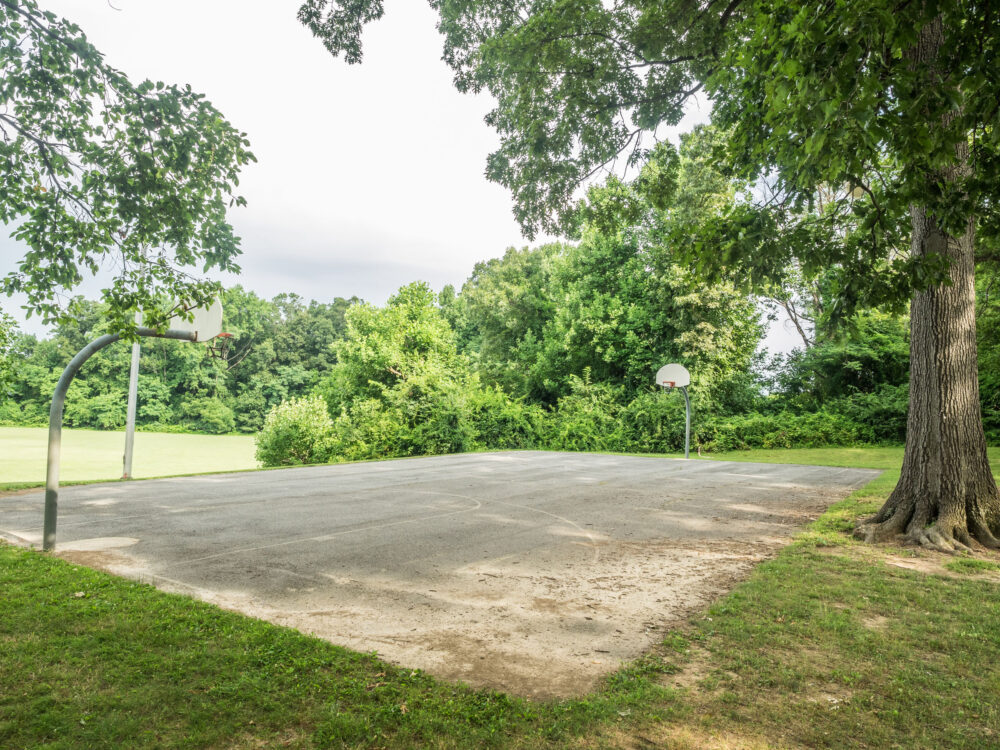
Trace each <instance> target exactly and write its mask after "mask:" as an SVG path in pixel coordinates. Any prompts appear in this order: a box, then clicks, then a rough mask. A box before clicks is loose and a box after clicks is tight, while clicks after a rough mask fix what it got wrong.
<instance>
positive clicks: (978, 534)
mask: <svg viewBox="0 0 1000 750" xmlns="http://www.w3.org/2000/svg"><path fill="white" fill-rule="evenodd" d="M943 42H944V35H943V31H942V24H941V19H940V18H938V19H936V20H935V21H934V22H932V23H930V24H928V25H927V26H926V27H925V28H923V29H921V33H920V37H919V41H918V43H917V44H916V46H915V47H914V49H913V50H912V51H911V54H910V57H911V59H912V60H913V63H914V65H926V66H927V67H926V69H927V70H928V71H929V73H930V75H929V78H930V80H929V81H928V84H929V85H939V84H940V83H941V77H940V75H939V71H938V70H937V69H936V65H935V63H936V61H937V59H938V52H939V50H940V49H941V46H942V44H943ZM955 151H956V153H955V157H956V158H955V162H954V166H953V167H952V168H951V169H949V170H947V171H945V172H943V173H940V174H937V175H930V176H929V179H934V178H937V179H942V180H944V181H946V182H948V181H953V180H955V179H957V178H958V177H959V176H961V175H962V174H963V173H965V172H966V170H968V168H969V147H968V144H967V143H960V144H959V145H958V146H957V147H956V149H955ZM910 217H911V222H912V227H913V235H912V244H911V252H912V253H913V255H914V256H915V257H919V256H924V255H928V254H935V253H937V254H940V255H942V256H944V257H945V258H947V259H948V261H949V262H950V282H951V283H950V284H942V285H940V286H936V287H932V288H930V289H927V290H925V291H922V292H917V293H916V294H915V295H914V297H913V300H912V301H911V303H910V411H909V415H908V416H907V422H906V450H905V453H904V455H903V468H902V473H901V474H900V478H899V483H898V484H897V485H896V488H895V489H894V490H893V492H892V494H891V495H889V499H888V500H886V502H885V505H883V506H882V509H881V510H879V512H878V513H877V514H876V515H875V516H874V517H872V518H870V519H868V520H867V521H865V522H863V523H862V524H860V525H859V527H858V530H857V535H858V536H860V537H862V538H865V539H868V540H875V539H879V538H886V537H891V536H894V535H896V534H904V535H905V536H906V538H907V539H909V540H911V541H913V542H917V543H919V544H922V545H924V546H928V547H933V548H936V549H940V550H943V551H948V552H951V551H954V550H956V549H961V548H964V547H969V546H970V545H971V544H972V540H973V539H975V540H977V541H978V542H980V543H981V544H983V545H984V546H986V547H991V548H994V549H997V548H1000V542H998V541H997V538H996V536H995V535H1000V494H998V492H997V485H996V481H995V480H994V479H993V473H992V472H991V471H990V465H989V459H988V458H987V454H986V435H985V434H984V432H983V420H982V411H981V407H980V402H979V372H978V370H979V367H978V354H977V351H976V290H975V239H976V220H975V217H970V218H969V220H968V222H967V224H966V228H965V232H964V233H963V234H962V235H961V236H958V237H953V236H950V235H948V234H947V233H946V232H944V231H943V230H942V229H941V228H940V227H939V226H938V223H937V221H936V220H935V218H934V217H933V216H932V215H930V214H929V213H928V212H927V210H926V209H925V208H923V207H920V206H914V207H912V208H911V211H910Z"/></svg>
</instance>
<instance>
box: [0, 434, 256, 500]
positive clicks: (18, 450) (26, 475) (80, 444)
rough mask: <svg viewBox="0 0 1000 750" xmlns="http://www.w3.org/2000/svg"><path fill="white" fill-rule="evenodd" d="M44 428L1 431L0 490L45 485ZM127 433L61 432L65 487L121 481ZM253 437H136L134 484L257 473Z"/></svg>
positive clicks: (62, 472)
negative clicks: (189, 476)
mask: <svg viewBox="0 0 1000 750" xmlns="http://www.w3.org/2000/svg"><path fill="white" fill-rule="evenodd" d="M48 435H49V431H48V428H46V427H0V489H2V488H4V487H7V488H10V487H12V486H15V487H16V486H29V485H42V484H45V456H46V446H47V444H48ZM124 450H125V433H124V432H101V431H97V430H63V435H62V465H61V469H60V474H59V479H60V481H61V482H90V481H97V480H109V479H120V478H121V475H122V453H123V451H124ZM256 467H257V461H256V459H255V458H254V442H253V436H251V435H179V434H178V435H175V434H168V433H160V432H137V433H136V435H135V450H134V454H133V458H132V473H133V476H134V477H136V478H149V477H162V476H169V475H174V474H200V473H203V472H209V471H211V472H217V471H240V470H243V469H254V468H256Z"/></svg>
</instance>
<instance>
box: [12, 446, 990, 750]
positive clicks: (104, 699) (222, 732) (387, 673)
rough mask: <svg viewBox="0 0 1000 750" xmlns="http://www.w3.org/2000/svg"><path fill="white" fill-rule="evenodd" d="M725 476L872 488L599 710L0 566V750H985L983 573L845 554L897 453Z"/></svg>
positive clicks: (854, 547) (917, 554)
mask: <svg viewBox="0 0 1000 750" xmlns="http://www.w3.org/2000/svg"><path fill="white" fill-rule="evenodd" d="M893 450H895V453H893V452H892V451H893ZM719 457H720V458H723V457H724V458H727V459H733V458H735V457H734V456H732V455H726V456H719ZM739 457H740V459H741V460H755V461H760V460H765V459H766V458H769V459H770V460H785V461H797V462H801V463H830V464H832V465H838V466H839V465H852V466H876V467H887V466H888V467H891V468H889V469H888V470H887V472H886V474H885V475H884V476H883V477H882V478H880V479H878V480H876V481H875V482H873V483H871V484H870V485H869V486H868V487H866V488H865V489H863V490H861V491H859V492H858V493H855V494H854V495H852V496H851V497H850V498H848V499H846V500H844V501H842V502H841V503H838V504H837V505H835V506H834V507H832V508H831V509H830V510H829V511H828V512H827V513H826V514H825V515H824V516H823V517H821V518H820V519H819V520H818V521H817V522H816V523H814V524H813V525H812V526H811V527H810V528H809V529H808V530H807V531H806V532H804V533H803V534H802V535H801V536H800V537H799V539H798V540H797V541H796V542H795V543H793V544H792V545H790V546H789V547H787V548H785V549H784V550H783V551H782V552H780V553H779V554H778V555H777V556H776V557H775V558H774V559H772V560H770V561H768V562H765V563H763V564H762V565H760V566H759V567H758V568H757V569H756V570H755V571H754V572H753V574H752V575H751V577H750V578H749V580H747V581H745V582H744V583H743V584H741V585H740V586H738V587H737V588H736V589H735V590H734V591H733V592H731V593H730V594H729V595H727V596H725V597H723V598H722V599H720V600H719V601H717V602H715V603H714V604H713V605H711V606H710V607H709V608H707V609H706V610H704V611H702V612H699V613H696V614H694V615H692V617H691V619H690V620H689V621H688V622H685V623H681V624H679V625H678V626H677V627H676V628H675V629H674V630H673V631H671V632H670V633H668V634H667V636H666V638H665V640H664V641H663V643H662V644H661V645H660V646H659V647H657V648H655V649H653V650H652V651H651V652H650V653H649V654H647V655H646V656H645V657H643V658H641V659H639V660H638V661H636V662H634V663H633V664H630V665H627V666H626V667H624V668H623V669H622V670H620V671H619V672H617V673H615V674H613V675H611V676H609V677H608V679H607V680H606V682H605V684H604V686H603V687H602V688H601V689H600V690H599V691H597V692H595V693H593V694H592V695H589V696H586V697H584V698H581V699H575V700H566V701H558V702H551V703H535V702H531V701H527V700H523V699H520V698H515V697H510V696H506V695H502V694H496V693H491V692H486V691H474V690H471V689H468V688H465V687H462V686H457V685H452V684H448V683H442V682H438V681H436V680H434V679H432V678H430V677H428V676H427V675H425V674H423V673H421V672H419V671H412V670H408V669H399V668H396V667H392V666H390V665H387V664H385V663H382V662H380V661H379V660H378V659H377V658H375V657H374V656H372V655H364V654H357V653H353V652H350V651H348V650H346V649H342V648H339V647H336V646H332V645H330V644H328V643H325V642H323V641H320V640H317V639H315V638H311V637H308V636H305V635H302V634H300V633H298V632H296V631H292V630H288V629H284V628H280V627H277V626H273V625H270V624H267V623H264V622H261V621H257V620H252V619H249V618H245V617H243V616H240V615H237V614H234V613H231V612H226V611H222V610H219V609H217V608H215V607H212V606H210V605H207V604H202V603H200V602H196V601H193V600H190V599H187V598H185V597H181V596H176V595H170V594H165V593H162V592H159V591H157V590H156V589H154V588H152V587H150V586H147V585H144V584H139V583H134V582H131V581H126V580H123V579H119V578H115V577H112V576H109V575H105V574H103V573H98V572H95V571H92V570H89V569H87V568H81V567H77V566H74V565H71V564H69V563H66V562H63V561H61V560H59V559H56V558H51V557H48V556H46V555H43V554H41V553H37V552H32V551H28V550H23V549H19V548H13V547H9V546H0V654H2V657H0V747H33V748H34V747H48V748H92V747H130V748H138V747H151V748H152V747H157V748H160V747H168V748H169V747H227V748H230V747H247V748H249V747H275V746H290V747H349V748H354V747H365V748H377V747H392V748H397V747H403V748H406V747H433V748H469V747H503V748H506V747H515V748H542V747H545V748H548V747H574V748H599V747H622V748H625V747H627V748H643V747H650V748H653V747H656V748H692V749H694V748H704V747H725V748H770V747H778V748H781V747H789V748H792V747H808V748H816V747H822V748H842V747H858V748H931V747H948V748H976V749H977V750H978V749H980V748H991V747H992V748H996V747H1000V703H998V701H997V695H1000V571H998V570H997V563H998V562H1000V556H997V555H987V554H982V555H980V556H978V557H977V558H948V557H946V556H944V555H940V554H936V553H931V552H926V551H922V550H915V549H905V548H898V547H891V546H868V545H863V544H860V543H857V542H855V541H853V540H852V539H851V538H850V536H849V534H848V533H847V532H848V530H849V529H850V527H851V524H852V522H853V520H854V519H855V518H856V517H858V516H859V515H861V514H863V513H868V512H871V511H872V510H874V509H875V508H876V507H877V505H878V504H879V502H881V500H882V499H883V498H884V497H885V495H886V493H887V492H888V491H889V489H891V487H892V485H893V482H894V481H895V478H896V476H898V465H899V458H900V457H901V450H899V449H885V450H884V451H883V450H875V451H871V452H869V451H867V450H861V451H854V450H826V451H818V450H817V451H753V452H748V453H743V454H740V456H739ZM991 458H992V459H993V462H994V467H995V468H996V469H1000V452H998V451H992V452H991ZM958 560H979V561H980V562H977V563H969V562H966V563H965V564H960V565H957V566H956V565H952V564H953V563H955V562H956V561H958ZM946 564H949V565H951V568H952V569H949V568H948V567H945V566H946Z"/></svg>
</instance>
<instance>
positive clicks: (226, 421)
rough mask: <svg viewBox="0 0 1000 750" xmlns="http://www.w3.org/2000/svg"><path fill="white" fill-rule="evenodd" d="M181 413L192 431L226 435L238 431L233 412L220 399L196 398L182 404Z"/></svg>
mask: <svg viewBox="0 0 1000 750" xmlns="http://www.w3.org/2000/svg"><path fill="white" fill-rule="evenodd" d="M181 412H182V413H183V414H184V417H185V418H186V421H187V423H188V425H189V426H190V428H191V429H192V430H196V431H198V432H208V433H211V434H213V435H225V434H227V433H230V432H232V431H233V430H234V429H236V419H235V417H234V415H233V410H232V409H230V408H229V407H228V406H226V405H225V404H224V403H223V402H222V401H221V400H220V399H218V398H196V399H191V400H190V401H185V402H184V403H182V404H181Z"/></svg>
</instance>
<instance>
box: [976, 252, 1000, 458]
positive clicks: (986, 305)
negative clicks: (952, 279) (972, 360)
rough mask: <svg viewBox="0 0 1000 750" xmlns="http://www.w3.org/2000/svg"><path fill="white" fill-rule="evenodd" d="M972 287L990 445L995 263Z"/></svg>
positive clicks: (999, 339)
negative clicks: (974, 292) (974, 286)
mask: <svg viewBox="0 0 1000 750" xmlns="http://www.w3.org/2000/svg"><path fill="white" fill-rule="evenodd" d="M990 265H991V266H992V268H991V270H989V271H988V272H987V273H983V274H981V275H980V276H979V278H978V283H977V284H976V292H977V293H976V318H977V320H976V334H977V336H978V339H979V341H978V344H979V346H978V349H979V395H980V397H981V399H982V403H983V427H985V429H986V435H987V437H988V438H989V439H990V441H991V443H992V444H996V443H998V442H1000V289H998V286H1000V274H997V273H996V261H993V262H992V263H991V264H990Z"/></svg>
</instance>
